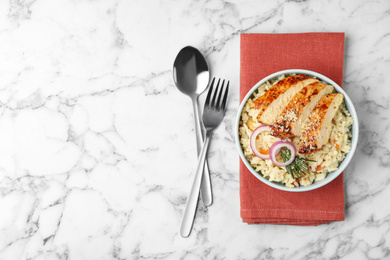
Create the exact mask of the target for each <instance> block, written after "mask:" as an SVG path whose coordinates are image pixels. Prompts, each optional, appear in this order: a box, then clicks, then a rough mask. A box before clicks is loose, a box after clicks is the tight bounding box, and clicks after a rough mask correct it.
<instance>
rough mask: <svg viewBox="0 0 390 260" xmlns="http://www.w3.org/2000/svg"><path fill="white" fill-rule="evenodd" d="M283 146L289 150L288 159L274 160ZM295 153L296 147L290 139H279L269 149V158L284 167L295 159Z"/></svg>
mask: <svg viewBox="0 0 390 260" xmlns="http://www.w3.org/2000/svg"><path fill="white" fill-rule="evenodd" d="M283 147H286V148H287V149H289V150H290V151H291V157H290V160H288V161H287V162H283V163H280V162H278V161H277V160H276V155H277V153H278V152H280V151H281V149H282V148H283ZM296 153H297V149H296V148H295V145H294V144H293V143H292V142H290V141H285V140H281V141H278V142H276V143H274V144H273V145H272V146H271V148H270V149H269V154H270V158H271V161H272V163H273V164H275V165H277V166H280V167H284V166H288V165H290V164H291V163H292V162H293V161H294V160H295V155H296Z"/></svg>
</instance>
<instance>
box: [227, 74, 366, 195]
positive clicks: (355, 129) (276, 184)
mask: <svg viewBox="0 0 390 260" xmlns="http://www.w3.org/2000/svg"><path fill="white" fill-rule="evenodd" d="M289 74H303V75H307V76H311V77H316V78H318V79H319V80H320V81H323V82H325V83H327V84H329V85H332V86H334V87H335V90H336V92H338V93H341V94H343V95H344V98H345V105H346V107H347V109H348V111H349V113H350V114H351V116H352V118H353V124H352V140H351V151H350V152H349V153H348V154H347V155H346V156H345V158H344V160H343V161H342V162H341V163H340V165H339V168H338V169H337V170H336V171H333V172H329V173H328V174H327V176H326V178H325V179H323V180H321V181H316V182H313V183H312V184H311V185H309V186H300V187H295V188H288V187H286V186H285V184H283V183H279V182H272V181H269V180H267V179H266V178H264V177H263V176H262V174H261V173H258V172H256V171H255V170H254V169H253V167H252V166H251V165H250V163H249V162H248V161H247V160H246V158H245V156H244V153H243V151H242V148H241V144H240V136H239V123H240V118H241V112H242V109H243V107H244V105H245V103H246V101H247V100H248V99H249V97H250V96H251V95H252V93H253V92H254V91H256V90H257V88H258V87H259V86H260V85H261V84H263V83H264V82H267V81H269V80H271V79H273V78H278V77H279V76H281V75H289ZM234 132H235V133H234V134H235V138H236V145H237V149H238V153H239V154H240V157H241V160H242V161H243V162H244V164H245V166H246V167H247V168H248V169H249V171H250V172H251V173H252V174H253V175H254V176H255V177H256V178H257V179H259V180H260V181H262V182H264V183H265V184H267V185H269V186H271V187H274V188H276V189H279V190H284V191H292V192H302V191H310V190H314V189H318V188H320V187H322V186H324V185H326V184H328V183H329V182H331V181H333V180H334V179H335V178H336V177H337V176H339V175H340V174H341V173H342V172H343V171H344V170H345V168H346V167H347V165H348V164H349V162H350V161H351V159H352V156H353V154H354V153H355V150H356V146H357V142H358V136H359V126H358V118H357V114H356V110H355V107H354V106H353V104H352V101H351V99H350V98H349V97H348V95H347V93H345V91H344V90H343V89H342V88H341V87H340V86H339V85H337V84H336V83H335V82H334V81H333V80H331V79H329V78H327V77H325V76H324V75H321V74H319V73H317V72H314V71H310V70H301V69H291V70H283V71H279V72H276V73H274V74H271V75H269V76H268V77H265V78H264V79H262V80H260V81H259V82H258V83H257V84H256V85H255V86H254V87H253V88H252V89H251V90H250V91H249V92H248V94H247V95H246V96H245V98H244V99H243V100H242V102H241V104H240V107H239V109H238V113H237V117H236V124H235V129H234Z"/></svg>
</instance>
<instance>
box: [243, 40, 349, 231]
mask: <svg viewBox="0 0 390 260" xmlns="http://www.w3.org/2000/svg"><path fill="white" fill-rule="evenodd" d="M343 56H344V33H302V34H241V54H240V59H241V67H240V99H241V100H242V99H243V98H244V97H245V95H246V94H247V93H248V91H249V90H250V89H251V88H252V87H253V86H254V85H255V84H256V83H257V82H258V81H260V80H261V79H262V78H264V77H266V76H268V75H270V74H272V73H274V72H277V71H280V70H285V69H307V70H312V71H315V72H318V73H321V74H323V75H325V76H327V77H329V78H330V79H332V80H333V81H335V82H336V83H337V84H339V85H340V86H342V83H343V65H344V62H343ZM240 201H241V217H242V220H243V221H244V222H246V223H249V224H256V223H257V224H288V225H319V224H324V223H329V222H332V221H341V220H344V184H343V174H340V176H339V177H337V178H336V179H335V180H333V181H332V182H330V183H329V184H327V185H325V186H323V187H321V188H318V189H316V190H313V191H307V192H286V191H280V190H277V189H275V188H272V187H270V186H268V185H266V184H264V183H262V182H261V181H259V180H258V179H257V178H256V177H254V176H253V175H252V173H251V172H250V171H249V170H248V169H247V168H246V167H245V165H244V163H243V162H242V161H240Z"/></svg>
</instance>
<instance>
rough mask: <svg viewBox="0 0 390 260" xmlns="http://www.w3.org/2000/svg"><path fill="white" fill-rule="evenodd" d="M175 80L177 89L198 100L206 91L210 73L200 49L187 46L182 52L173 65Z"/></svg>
mask: <svg viewBox="0 0 390 260" xmlns="http://www.w3.org/2000/svg"><path fill="white" fill-rule="evenodd" d="M173 79H174V81H175V84H176V86H177V88H178V89H179V90H180V91H181V92H182V93H183V94H186V95H187V96H190V97H194V98H196V97H197V96H198V95H200V94H202V93H203V92H204V91H205V90H206V88H207V86H208V84H209V81H210V73H209V68H208V66H207V62H206V60H205V58H204V57H203V55H202V54H201V53H200V52H199V51H198V49H196V48H194V47H192V46H187V47H184V48H183V49H181V50H180V52H179V53H178V54H177V57H176V59H175V62H174V64H173Z"/></svg>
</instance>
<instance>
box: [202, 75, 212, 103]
mask: <svg viewBox="0 0 390 260" xmlns="http://www.w3.org/2000/svg"><path fill="white" fill-rule="evenodd" d="M214 81H215V78H213V80H212V81H211V84H210V89H209V92H208V93H207V97H206V101H205V104H204V105H205V106H209V105H210V97H211V93H212V92H213V85H214Z"/></svg>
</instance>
